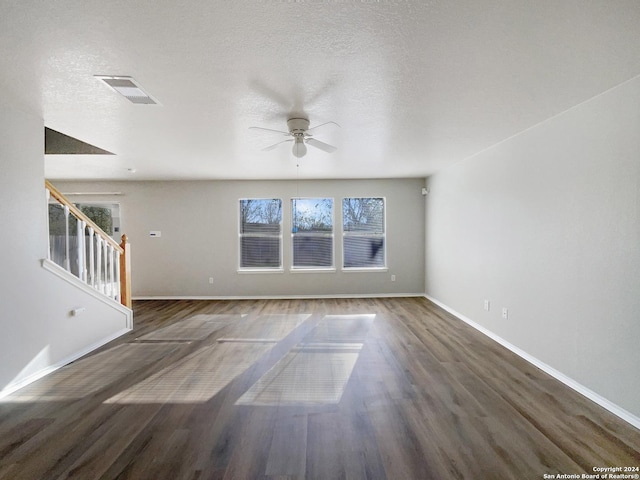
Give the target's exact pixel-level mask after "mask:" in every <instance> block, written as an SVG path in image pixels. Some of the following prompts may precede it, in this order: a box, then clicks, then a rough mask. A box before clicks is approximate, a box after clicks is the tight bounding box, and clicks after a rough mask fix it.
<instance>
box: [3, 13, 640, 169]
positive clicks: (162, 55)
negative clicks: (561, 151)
mask: <svg viewBox="0 0 640 480" xmlns="http://www.w3.org/2000/svg"><path fill="white" fill-rule="evenodd" d="M0 3H1V15H0V38H1V42H0V87H1V88H0V92H1V93H0V99H3V98H4V99H5V100H8V101H11V102H16V103H17V104H18V105H19V106H20V107H21V108H23V109H25V108H26V109H29V110H31V111H32V112H34V113H36V114H38V115H41V116H42V118H43V119H44V123H45V125H46V126H47V127H50V128H52V129H55V130H57V131H59V132H62V133H65V134H67V135H71V136H72V137H75V138H78V139H80V140H83V141H85V142H88V143H90V144H92V145H95V146H97V147H100V148H102V149H105V150H108V151H110V152H114V153H115V155H112V156H83V155H72V156H65V155H56V156H47V157H46V159H45V173H46V175H47V177H49V178H53V179H56V178H57V179H62V178H65V179H74V178H78V179H136V180H138V179H173V178H185V179H194V178H203V179H205V178H206V179H216V178H235V179H245V178H246V179H261V178H295V177H296V160H295V158H294V157H293V156H292V154H291V151H290V148H289V147H287V146H286V145H287V144H284V145H282V146H280V147H278V148H277V149H275V150H273V151H270V152H262V151H261V149H262V148H263V147H265V146H267V145H270V144H272V143H275V142H277V141H279V140H282V138H281V137H279V136H278V135H277V134H269V133H264V132H259V131H255V130H249V127H250V126H263V127H267V128H273V129H278V130H285V129H286V120H287V118H289V117H291V116H300V115H304V116H307V117H308V118H309V120H310V122H311V125H312V126H313V125H317V124H320V123H324V122H327V121H335V122H337V123H338V124H340V126H341V128H334V127H332V126H328V127H326V128H324V129H322V130H320V131H319V132H318V133H317V135H316V136H317V138H318V139H319V140H322V141H324V142H327V143H330V144H333V145H335V146H337V147H338V151H337V152H336V153H334V154H327V153H324V152H322V151H319V150H316V149H313V148H311V147H310V148H309V153H308V154H307V156H306V157H304V158H302V159H301V160H300V170H299V176H300V177H301V178H372V177H422V176H426V175H429V174H431V173H433V172H435V171H437V170H439V169H441V168H443V167H445V166H447V165H449V164H452V163H454V162H457V161H459V160H461V159H464V158H466V157H469V156H472V155H474V154H475V153H477V152H479V151H482V150H483V149H486V148H488V147H490V146H491V145H493V144H496V143H498V142H500V141H502V140H504V139H506V138H508V137H510V136H512V135H514V134H517V133H518V132H520V131H522V130H525V129H527V128H529V127H531V126H533V125H535V124H537V123H539V122H542V121H544V120H545V119H547V118H549V117H551V116H554V115H556V114H558V113H560V112H562V111H565V110H567V109H569V108H571V107H572V106H574V105H576V104H579V103H581V102H583V101H585V100H587V99H589V98H591V97H593V96H595V95H598V94H599V93H601V92H603V91H605V90H607V89H609V88H611V87H614V86H616V85H618V84H620V83H622V82H624V81H626V80H628V79H630V78H632V77H634V76H636V75H638V74H640V2H638V1H636V0H629V1H617V0H604V1H587V0H575V1H569V0H536V1H530V0H526V1H515V0H509V1H506V0H505V1H489V0H486V1H485V0H466V1H451V0H446V1H445V0H443V1H435V0H434V1H411V0H406V1H400V0H397V1H390V0H389V1H384V0H380V1H372V0H368V1H365V0H360V1H356V0H352V1H347V0H342V1H341V0H326V1H319V0H306V1H284V0H282V1H276V0H272V1H269V0H253V1H249V0H234V1H230V0H217V1H212V0H208V1H200V2H196V1H191V2H186V1H178V0H170V1H168V0H156V1H135V2H131V1H123V0H119V1H110V2H104V1H102V0H100V1H95V0H87V1H72V0H60V1H56V2H42V1H21V2H12V1H8V0H0ZM94 75H127V76H132V77H134V78H135V79H136V80H137V81H138V82H139V83H140V85H141V86H142V87H143V88H145V90H147V92H148V93H149V94H151V95H152V96H153V97H154V98H156V99H158V100H159V101H160V103H161V105H151V106H148V105H134V104H131V103H130V102H128V101H127V100H126V99H124V98H122V97H120V96H118V95H117V94H116V93H114V92H113V91H112V90H110V89H109V88H108V87H106V86H105V85H104V84H103V83H101V82H99V81H98V80H96V79H95V78H94ZM129 169H135V170H136V173H135V174H131V173H130V172H129V171H128V170H129Z"/></svg>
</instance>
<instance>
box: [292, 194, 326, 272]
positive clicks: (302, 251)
mask: <svg viewBox="0 0 640 480" xmlns="http://www.w3.org/2000/svg"><path fill="white" fill-rule="evenodd" d="M291 215H292V228H291V232H292V235H293V267H303V268H327V267H333V199H332V198H293V199H292V200H291Z"/></svg>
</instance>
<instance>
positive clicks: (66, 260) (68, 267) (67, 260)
mask: <svg viewBox="0 0 640 480" xmlns="http://www.w3.org/2000/svg"><path fill="white" fill-rule="evenodd" d="M69 256H70V255H69V207H68V206H67V205H65V206H64V268H65V269H66V270H67V272H70V271H71V260H70V258H69Z"/></svg>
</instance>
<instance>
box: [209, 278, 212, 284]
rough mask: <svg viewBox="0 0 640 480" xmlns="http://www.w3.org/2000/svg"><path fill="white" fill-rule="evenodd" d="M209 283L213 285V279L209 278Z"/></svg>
mask: <svg viewBox="0 0 640 480" xmlns="http://www.w3.org/2000/svg"><path fill="white" fill-rule="evenodd" d="M209 283H210V284H211V285H213V277H209Z"/></svg>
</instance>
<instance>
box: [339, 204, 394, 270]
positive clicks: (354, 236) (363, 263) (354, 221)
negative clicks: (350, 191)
mask: <svg viewBox="0 0 640 480" xmlns="http://www.w3.org/2000/svg"><path fill="white" fill-rule="evenodd" d="M342 235H343V237H342V245H343V267H344V268H384V267H385V266H386V258H385V257H386V255H385V221H384V198H344V199H343V200H342Z"/></svg>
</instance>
